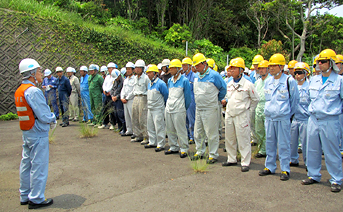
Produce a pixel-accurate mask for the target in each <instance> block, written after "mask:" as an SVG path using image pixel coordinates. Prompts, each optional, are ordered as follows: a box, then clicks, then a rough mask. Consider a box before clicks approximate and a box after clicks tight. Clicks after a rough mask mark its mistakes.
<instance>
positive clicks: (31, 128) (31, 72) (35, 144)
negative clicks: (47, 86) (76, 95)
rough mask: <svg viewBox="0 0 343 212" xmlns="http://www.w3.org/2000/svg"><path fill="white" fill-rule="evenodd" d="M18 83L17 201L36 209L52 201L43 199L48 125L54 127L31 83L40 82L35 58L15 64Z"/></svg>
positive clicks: (37, 92)
mask: <svg viewBox="0 0 343 212" xmlns="http://www.w3.org/2000/svg"><path fill="white" fill-rule="evenodd" d="M19 71H20V74H21V76H22V79H23V81H22V84H21V85H20V87H19V88H18V89H17V90H16V92H15V95H14V96H15V104H16V108H17V113H18V117H19V125H20V129H21V130H22V132H23V136H22V137H23V142H24V143H23V152H22V160H21V163H20V188H19V191H20V205H28V209H36V208H40V207H45V206H49V205H51V204H53V200H52V199H45V195H44V192H45V187H46V182H47V178H48V167H49V128H51V129H53V128H55V127H56V117H55V115H54V114H53V113H52V112H51V111H50V107H49V106H48V105H47V104H46V101H45V98H44V95H43V92H42V91H41V90H40V89H39V88H37V87H36V86H35V84H36V83H42V81H43V80H42V72H41V71H40V65H39V64H38V63H37V61H36V60H34V59H30V58H26V59H23V60H22V61H21V62H20V64H19Z"/></svg>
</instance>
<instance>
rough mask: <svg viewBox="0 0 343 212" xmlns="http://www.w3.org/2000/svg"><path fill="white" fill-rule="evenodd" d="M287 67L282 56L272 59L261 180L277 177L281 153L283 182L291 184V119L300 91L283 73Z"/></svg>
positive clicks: (266, 85) (267, 86) (267, 81)
mask: <svg viewBox="0 0 343 212" xmlns="http://www.w3.org/2000/svg"><path fill="white" fill-rule="evenodd" d="M285 64H286V60H285V57H284V56H283V55H282V54H279V53H277V54H274V55H273V56H271V57H270V59H269V64H268V68H269V72H270V74H271V75H272V77H269V79H267V80H266V82H265V85H264V93H265V99H266V103H265V108H264V114H265V117H266V119H265V128H266V154H267V157H266V162H265V168H264V169H263V170H261V171H260V172H259V175H260V176H265V175H269V174H274V173H275V170H276V154H277V148H278V150H279V160H280V167H281V176H280V180H283V181H285V180H288V179H289V174H290V164H289V162H290V160H291V150H290V140H291V134H290V128H291V121H290V120H291V116H292V115H293V114H294V112H295V109H296V107H297V105H298V103H299V91H298V86H297V83H296V81H295V80H294V79H293V78H292V77H289V76H287V75H285V74H284V73H283V72H282V71H283V68H284V66H285Z"/></svg>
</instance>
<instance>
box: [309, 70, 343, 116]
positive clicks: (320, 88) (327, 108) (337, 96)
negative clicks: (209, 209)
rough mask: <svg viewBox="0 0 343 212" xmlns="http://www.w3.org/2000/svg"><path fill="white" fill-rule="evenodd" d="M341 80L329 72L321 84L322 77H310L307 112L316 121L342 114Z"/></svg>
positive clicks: (338, 76)
mask: <svg viewBox="0 0 343 212" xmlns="http://www.w3.org/2000/svg"><path fill="white" fill-rule="evenodd" d="M342 83H343V78H342V76H340V75H338V74H336V73H335V72H331V74H330V76H329V78H328V79H327V80H326V82H325V83H324V84H323V81H322V75H317V76H314V77H312V79H311V82H310V85H309V92H310V99H311V103H310V105H309V112H310V114H311V115H313V116H314V117H316V118H317V119H324V118H329V117H332V116H337V115H340V114H342V105H343V104H342V103H343V102H342V99H343V85H342Z"/></svg>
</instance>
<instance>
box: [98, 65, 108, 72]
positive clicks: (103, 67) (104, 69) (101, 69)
mask: <svg viewBox="0 0 343 212" xmlns="http://www.w3.org/2000/svg"><path fill="white" fill-rule="evenodd" d="M107 70H108V69H107V67H106V66H101V68H100V72H105V71H107Z"/></svg>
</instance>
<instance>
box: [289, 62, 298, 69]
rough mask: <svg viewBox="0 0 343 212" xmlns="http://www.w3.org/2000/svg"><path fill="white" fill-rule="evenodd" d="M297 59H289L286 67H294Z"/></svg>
mask: <svg viewBox="0 0 343 212" xmlns="http://www.w3.org/2000/svg"><path fill="white" fill-rule="evenodd" d="M297 62H298V61H296V60H291V61H289V63H288V68H294V66H295V64H297Z"/></svg>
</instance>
